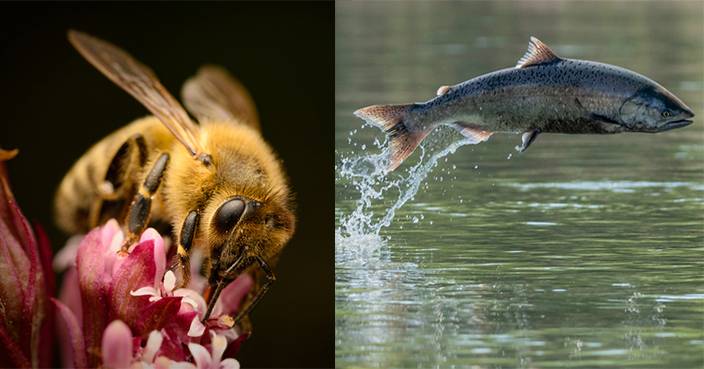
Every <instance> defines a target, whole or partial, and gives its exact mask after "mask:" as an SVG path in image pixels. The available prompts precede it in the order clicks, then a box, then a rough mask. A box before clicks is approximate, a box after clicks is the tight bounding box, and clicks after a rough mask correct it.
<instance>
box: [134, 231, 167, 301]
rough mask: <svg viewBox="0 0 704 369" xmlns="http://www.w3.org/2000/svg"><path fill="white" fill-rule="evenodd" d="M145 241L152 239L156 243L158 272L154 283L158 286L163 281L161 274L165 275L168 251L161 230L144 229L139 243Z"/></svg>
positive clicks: (155, 257) (155, 260) (155, 258)
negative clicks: (160, 233)
mask: <svg viewBox="0 0 704 369" xmlns="http://www.w3.org/2000/svg"><path fill="white" fill-rule="evenodd" d="M145 241H152V242H153V244H154V265H155V267H156V272H155V274H154V277H155V279H154V285H155V286H158V285H159V284H160V283H161V276H163V275H164V271H165V270H166V251H165V249H164V239H163V238H161V235H159V232H157V231H156V230H155V229H154V228H147V230H146V231H144V232H143V233H142V236H141V237H140V238H139V243H142V242H145ZM171 289H173V288H171Z"/></svg>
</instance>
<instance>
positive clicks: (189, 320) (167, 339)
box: [55, 220, 252, 368]
mask: <svg viewBox="0 0 704 369" xmlns="http://www.w3.org/2000/svg"><path fill="white" fill-rule="evenodd" d="M123 240H124V236H123V234H122V232H121V230H120V228H119V225H118V224H117V222H115V221H114V220H111V221H109V222H108V223H106V224H105V225H104V226H103V227H100V228H97V229H94V230H93V231H91V232H90V233H88V234H87V235H86V236H85V237H84V238H83V239H82V240H81V241H80V244H79V245H78V247H74V249H75V250H76V251H75V252H76V257H75V266H70V267H69V270H68V271H67V273H66V277H65V279H64V285H63V288H62V293H61V302H59V301H55V304H56V306H57V308H58V310H59V311H60V316H61V321H62V323H63V325H64V326H65V327H66V329H64V330H63V331H64V332H65V334H66V337H65V339H63V340H62V342H63V343H64V346H63V347H62V351H63V353H64V355H63V359H64V365H65V366H74V367H84V366H90V367H93V366H99V365H101V364H102V366H104V367H110V368H113V367H114V368H117V367H135V366H136V367H139V366H145V365H146V366H157V367H159V366H163V365H167V364H168V365H171V364H174V363H188V362H189V361H192V362H193V361H195V363H196V364H198V363H199V362H198V361H197V360H200V359H198V358H197V357H196V355H195V354H194V350H195V351H196V352H198V355H201V354H202V352H201V351H202V350H200V349H199V348H198V347H201V348H204V349H205V348H208V349H210V350H211V351H208V352H209V355H211V356H210V358H211V359H212V360H211V361H210V362H211V364H212V363H214V362H215V361H218V365H220V361H219V360H220V359H221V358H222V355H223V352H225V353H226V356H228V357H231V356H232V355H234V354H235V353H236V351H237V348H238V347H239V345H240V344H241V342H242V340H243V339H245V338H246V337H243V336H240V335H239V334H238V333H237V332H236V329H235V328H233V323H234V321H233V319H232V314H234V312H235V311H236V308H237V306H238V305H239V302H240V300H241V299H242V297H243V296H244V295H245V294H246V293H247V291H248V290H249V288H250V287H251V285H252V280H251V278H250V277H249V276H248V275H247V276H242V277H241V278H238V279H237V280H236V281H235V282H233V283H231V284H230V286H228V287H227V288H225V289H224V290H223V293H222V294H221V298H220V299H219V301H218V303H217V304H216V309H217V310H216V309H214V311H215V313H216V314H213V315H212V316H211V317H210V318H209V319H208V320H206V321H205V322H201V320H202V318H203V314H204V311H205V306H206V304H205V300H204V299H203V297H202V292H203V291H202V290H200V288H199V287H200V286H201V285H202V284H200V283H198V281H199V280H200V279H202V277H199V276H195V275H194V278H193V280H194V281H196V283H193V284H191V285H189V286H188V287H189V288H178V289H177V288H175V282H176V278H175V276H174V273H173V272H171V271H167V270H166V248H167V247H166V246H167V245H165V242H164V240H163V239H162V237H161V236H160V235H159V234H158V233H157V232H156V231H155V230H153V229H148V230H146V231H145V232H144V233H143V234H142V235H141V238H140V240H139V242H138V243H136V244H134V245H132V246H131V247H130V248H129V253H128V254H127V255H121V254H119V253H118V250H119V249H120V246H121V245H122V242H123ZM66 252H71V251H70V249H69V251H66ZM62 254H63V252H62ZM196 259H197V258H196ZM62 260H63V261H62ZM65 260H70V258H69V257H67V256H66V255H60V256H57V260H55V264H59V265H60V264H66V263H65V262H64V261H65ZM69 264H70V263H69ZM192 269H193V270H198V269H199V268H195V267H194V268H192ZM199 278H200V279H199ZM191 288H198V289H199V290H194V289H191ZM214 340H216V341H214ZM223 340H224V341H223ZM223 342H224V343H223ZM228 342H230V343H231V344H230V345H229V346H230V347H228ZM193 345H197V346H193ZM220 348H222V350H221V351H217V350H220ZM226 349H227V350H226ZM213 350H216V351H213ZM206 351H207V349H206ZM201 356H202V355H201ZM201 356H199V357H201ZM233 361H234V359H232V361H228V359H226V360H225V361H223V363H224V365H225V366H224V367H231V365H232V362H233ZM235 363H236V362H235ZM198 365H200V364H198ZM209 365H210V364H209ZM212 365H215V364H212ZM212 365H211V366H212ZM199 367H200V366H199ZM213 367H214V366H213Z"/></svg>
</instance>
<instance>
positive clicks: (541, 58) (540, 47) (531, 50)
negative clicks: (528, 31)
mask: <svg viewBox="0 0 704 369" xmlns="http://www.w3.org/2000/svg"><path fill="white" fill-rule="evenodd" d="M556 60H560V57H559V56H557V55H555V53H554V52H552V50H550V48H549V47H548V45H545V44H544V43H543V42H542V41H540V40H538V39H537V38H535V37H533V36H531V37H530V42H529V43H528V51H526V53H525V55H523V57H522V58H521V59H520V60H519V61H518V64H516V68H525V67H529V66H531V65H537V64H543V63H549V62H552V61H556Z"/></svg>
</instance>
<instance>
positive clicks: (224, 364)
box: [220, 359, 240, 369]
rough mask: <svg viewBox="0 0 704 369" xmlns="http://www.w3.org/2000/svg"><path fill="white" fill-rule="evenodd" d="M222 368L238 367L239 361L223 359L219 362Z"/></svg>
mask: <svg viewBox="0 0 704 369" xmlns="http://www.w3.org/2000/svg"><path fill="white" fill-rule="evenodd" d="M220 367H221V368H222V369H240V363H239V362H238V361H237V360H235V359H225V360H223V361H222V362H220Z"/></svg>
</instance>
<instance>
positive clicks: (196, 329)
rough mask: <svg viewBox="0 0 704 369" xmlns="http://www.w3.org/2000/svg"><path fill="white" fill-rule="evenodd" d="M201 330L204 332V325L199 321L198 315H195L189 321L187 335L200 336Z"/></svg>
mask: <svg viewBox="0 0 704 369" xmlns="http://www.w3.org/2000/svg"><path fill="white" fill-rule="evenodd" d="M203 332H205V326H204V325H203V323H201V322H200V318H199V317H198V315H196V316H195V317H193V320H192V321H191V327H190V328H189V329H188V336H189V337H200V336H202V335H203Z"/></svg>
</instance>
